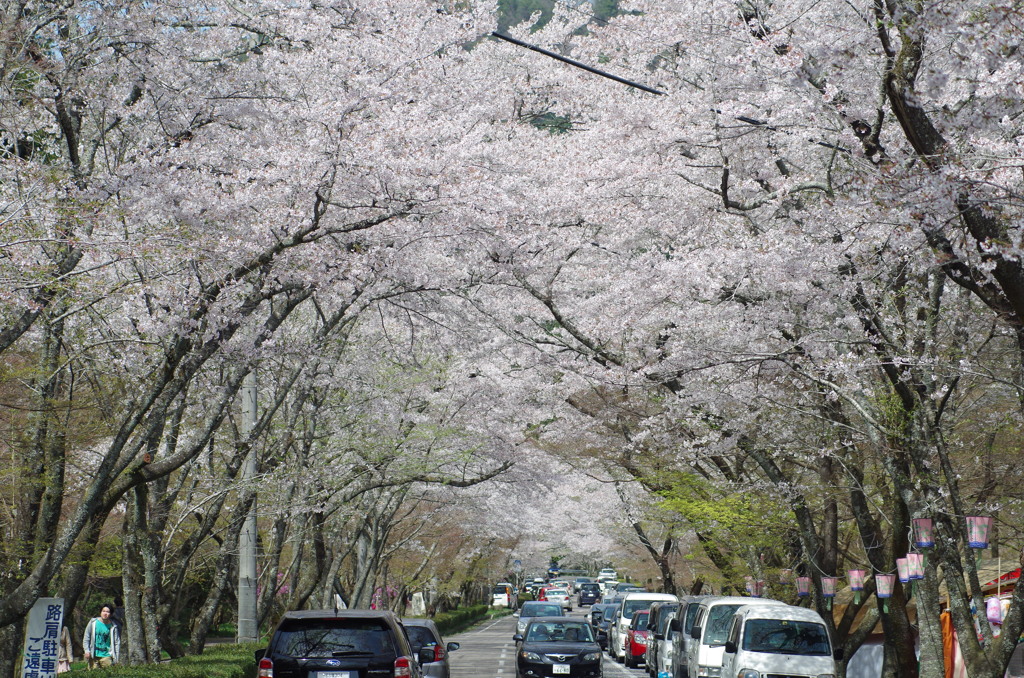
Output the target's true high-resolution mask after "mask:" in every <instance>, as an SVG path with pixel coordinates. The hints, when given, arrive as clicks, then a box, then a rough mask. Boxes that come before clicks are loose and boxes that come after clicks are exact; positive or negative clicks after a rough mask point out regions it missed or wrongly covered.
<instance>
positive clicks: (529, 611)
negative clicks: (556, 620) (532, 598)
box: [519, 604, 562, 617]
mask: <svg viewBox="0 0 1024 678" xmlns="http://www.w3.org/2000/svg"><path fill="white" fill-rule="evenodd" d="M561 614H562V608H561V606H559V605H529V604H527V605H523V609H522V610H520V611H519V616H520V617H550V616H554V617H558V616H561Z"/></svg>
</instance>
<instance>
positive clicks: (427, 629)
mask: <svg viewBox="0 0 1024 678" xmlns="http://www.w3.org/2000/svg"><path fill="white" fill-rule="evenodd" d="M402 626H404V627H405V632H406V634H407V635H408V636H409V644H410V645H412V649H413V652H415V653H416V657H417V658H418V659H419V662H420V668H421V670H422V671H423V675H424V676H425V677H426V676H429V677H430V678H451V668H450V667H449V665H448V653H449V652H455V650H458V649H459V644H458V643H448V644H447V645H445V643H444V641H443V640H441V632H440V631H438V630H437V624H435V623H434V622H433V621H431V620H430V619H402Z"/></svg>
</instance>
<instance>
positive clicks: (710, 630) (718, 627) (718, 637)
mask: <svg viewBox="0 0 1024 678" xmlns="http://www.w3.org/2000/svg"><path fill="white" fill-rule="evenodd" d="M739 607H740V606H739V605H715V606H714V607H712V608H711V609H710V610H708V619H707V623H706V624H705V625H704V637H703V638H701V641H700V642H701V644H703V645H722V644H723V643H725V639H726V637H727V636H728V635H729V623H730V622H731V621H732V613H733V612H735V611H736V610H737V609H739Z"/></svg>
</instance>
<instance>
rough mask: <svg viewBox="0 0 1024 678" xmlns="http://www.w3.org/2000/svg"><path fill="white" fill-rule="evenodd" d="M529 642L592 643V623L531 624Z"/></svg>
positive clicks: (527, 636) (528, 631)
mask: <svg viewBox="0 0 1024 678" xmlns="http://www.w3.org/2000/svg"><path fill="white" fill-rule="evenodd" d="M526 640H527V641H528V642H539V643H543V642H558V643H592V642H594V636H593V634H592V633H591V632H590V625H588V624H583V623H581V622H565V623H551V622H547V623H545V622H541V623H535V624H531V625H530V628H529V629H528V630H527V632H526Z"/></svg>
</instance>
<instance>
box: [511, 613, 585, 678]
mask: <svg viewBox="0 0 1024 678" xmlns="http://www.w3.org/2000/svg"><path fill="white" fill-rule="evenodd" d="M512 639H513V640H515V641H516V642H517V643H520V646H519V650H518V651H517V652H516V675H517V676H522V677H525V676H570V677H571V678H601V648H600V646H598V644H597V641H596V640H595V639H594V634H593V632H592V631H591V630H590V625H589V624H587V623H585V622H584V621H583V620H581V619H573V618H572V617H534V618H533V619H531V620H530V623H529V624H528V625H527V627H526V633H525V634H518V633H517V634H516V635H514V636H513V637H512Z"/></svg>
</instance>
